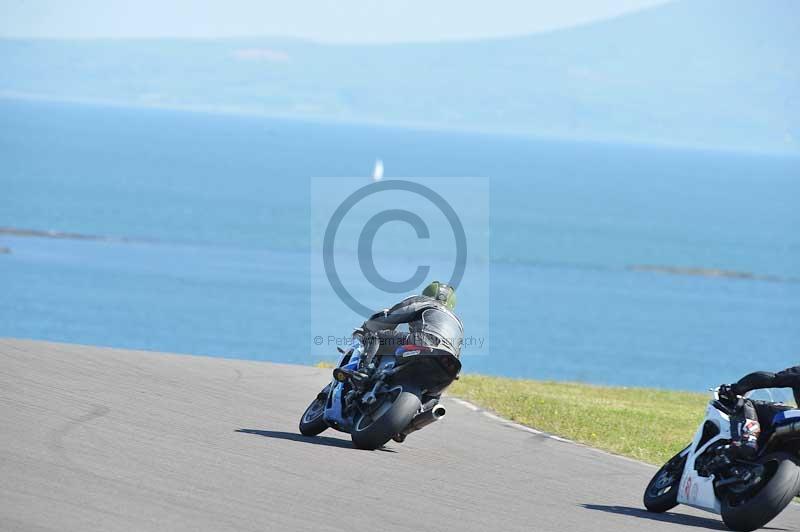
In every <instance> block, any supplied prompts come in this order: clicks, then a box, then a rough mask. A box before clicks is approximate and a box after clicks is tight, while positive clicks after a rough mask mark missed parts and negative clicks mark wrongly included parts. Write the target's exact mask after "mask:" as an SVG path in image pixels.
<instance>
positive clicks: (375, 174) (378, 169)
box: [372, 159, 383, 181]
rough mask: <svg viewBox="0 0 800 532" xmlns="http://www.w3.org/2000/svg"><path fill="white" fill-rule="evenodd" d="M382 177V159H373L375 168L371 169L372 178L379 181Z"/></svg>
mask: <svg viewBox="0 0 800 532" xmlns="http://www.w3.org/2000/svg"><path fill="white" fill-rule="evenodd" d="M382 178H383V161H381V160H380V159H375V168H373V169H372V180H373V181H380V180H381V179H382Z"/></svg>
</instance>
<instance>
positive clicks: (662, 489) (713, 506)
mask: <svg viewBox="0 0 800 532" xmlns="http://www.w3.org/2000/svg"><path fill="white" fill-rule="evenodd" d="M766 393H767V394H768V395H770V397H769V399H770V400H768V401H762V402H763V403H769V404H771V405H777V408H776V410H780V411H779V412H777V413H776V414H775V416H774V418H773V420H772V423H770V425H769V426H768V428H767V429H766V430H765V431H764V432H763V433H762V434H761V438H760V440H759V450H758V453H757V454H756V456H755V457H754V458H753V459H751V460H743V459H739V458H736V457H735V456H732V453H730V452H729V449H730V444H731V430H732V429H731V417H733V416H734V415H735V411H734V407H732V406H730V405H729V404H727V403H726V402H725V401H723V400H721V398H720V394H719V388H716V389H714V390H713V398H712V400H711V401H710V402H709V404H708V407H707V409H706V416H705V419H704V420H703V423H702V424H701V425H700V427H699V428H698V430H697V432H696V434H695V436H694V439H693V441H692V443H691V444H690V445H689V446H688V447H686V448H685V449H683V450H682V451H681V452H679V453H678V454H677V455H675V456H674V457H673V458H671V459H670V460H669V461H668V462H667V463H666V464H664V465H663V466H662V467H661V469H659V470H658V472H656V474H655V475H654V476H653V479H652V480H651V481H650V483H649V484H648V485H647V488H646V489H645V493H644V505H645V507H646V508H647V509H648V510H649V511H651V512H659V513H660V512H666V511H667V510H670V509H672V508H673V507H675V506H677V505H678V504H685V505H688V506H693V507H695V508H699V509H702V510H706V511H709V512H713V513H716V514H718V515H721V516H722V520H723V521H724V523H725V525H726V526H727V527H728V528H730V529H731V530H738V531H750V530H756V529H758V528H761V527H762V526H764V525H765V524H767V523H768V522H769V521H771V520H772V519H773V518H775V517H776V516H777V515H778V514H780V513H781V511H783V509H784V508H786V506H787V505H788V504H789V503H790V502H791V501H792V499H793V498H794V497H795V496H796V495H798V494H800V410H798V409H795V408H793V407H790V406H786V405H784V404H783V403H781V402H779V401H776V400H774V399H775V397H774V396H771V394H770V392H769V391H766ZM762 425H764V423H763V422H762Z"/></svg>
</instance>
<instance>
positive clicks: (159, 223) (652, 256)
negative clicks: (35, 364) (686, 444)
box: [0, 99, 800, 391]
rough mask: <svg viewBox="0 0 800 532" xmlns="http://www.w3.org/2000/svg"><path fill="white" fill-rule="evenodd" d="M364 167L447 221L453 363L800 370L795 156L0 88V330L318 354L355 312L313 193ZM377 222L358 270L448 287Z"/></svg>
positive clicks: (442, 262)
mask: <svg viewBox="0 0 800 532" xmlns="http://www.w3.org/2000/svg"><path fill="white" fill-rule="evenodd" d="M377 160H381V161H382V163H383V166H384V168H385V170H384V175H383V178H382V179H381V181H383V182H390V181H393V180H408V181H410V182H415V183H421V184H423V185H426V186H428V187H430V188H433V189H434V190H436V191H437V192H438V193H439V194H440V195H441V196H442V197H443V198H444V199H445V200H446V201H447V202H448V204H449V205H452V206H453V207H454V209H455V211H456V212H457V213H459V214H463V216H464V218H465V219H467V220H468V221H467V223H465V227H466V228H467V233H468V235H467V236H468V242H469V244H470V245H469V247H468V249H469V254H468V255H469V256H468V260H467V272H468V275H465V276H464V277H463V281H462V282H461V283H460V284H459V286H458V297H459V306H458V308H457V310H458V311H459V313H461V316H462V319H463V321H464V331H465V335H467V336H469V337H471V338H473V339H475V338H479V339H481V340H482V341H484V342H485V343H483V344H482V345H481V346H479V347H474V346H472V347H470V348H465V350H464V352H463V355H462V363H463V368H464V369H463V371H464V372H468V373H481V374H487V375H501V376H508V377H515V378H533V379H544V380H554V381H577V382H587V383H596V384H610V385H622V386H646V387H659V388H669V389H680V390H698V391H700V390H705V389H707V388H709V387H711V386H714V385H716V384H718V383H721V382H728V381H732V380H735V379H737V378H739V377H740V376H742V375H743V374H745V373H747V372H750V371H754V370H778V369H781V368H784V367H787V366H790V365H796V364H800V158H798V157H795V156H789V155H786V156H784V155H759V154H748V153H732V152H723V151H709V150H688V149H678V148H671V147H654V146H639V145H625V144H611V143H598V142H573V141H566V140H547V139H536V138H526V137H519V136H503V135H488V134H479V133H466V132H454V131H447V130H424V129H409V128H397V127H389V126H379V125H357V124H346V123H315V122H311V121H300V120H291V119H280V118H269V117H262V116H246V115H235V114H220V113H218V114H215V113H204V112H189V111H179V110H167V109H148V108H134V107H122V106H110V105H91V104H76V103H58V102H45V101H24V100H13V99H3V100H0V336H3V337H16V338H33V339H43V340H52V341H60V342H71V343H81V344H92V345H101V346H113V347H123V348H135V349H145V350H156V351H167V352H177V353H187V354H200V355H208V356H215V357H228V358H241V359H253V360H265V361H275V362H286V363H296V364H314V363H316V362H319V361H325V360H327V361H333V360H335V359H336V356H337V352H336V349H335V347H336V345H335V342H333V343H332V342H331V341H330V338H337V339H338V338H339V337H342V338H346V337H348V335H349V334H350V332H351V331H352V329H353V328H354V327H357V326H358V325H359V324H360V320H361V319H363V318H362V317H361V316H359V315H357V314H356V313H355V312H354V311H352V310H348V309H347V308H344V310H343V306H342V302H341V301H338V300H336V296H332V295H331V294H332V293H333V292H332V291H331V290H330V283H331V279H330V275H329V273H328V272H326V271H325V270H324V268H319V267H317V266H316V265H317V264H318V260H319V259H320V256H321V255H322V254H323V253H324V252H323V249H322V240H323V239H324V238H322V237H324V227H325V225H324V221H325V219H327V218H329V217H330V212H328V211H325V208H323V207H320V208H318V206H317V203H315V202H317V201H319V200H320V198H322V199H325V198H328V197H334V196H336V193H341V194H342V195H341V198H344V197H345V196H347V195H348V194H350V193H351V192H353V191H355V190H357V189H358V187H360V186H361V185H360V183H361V181H359V180H363V186H367V185H369V184H371V183H374V182H376V181H375V179H374V178H373V171H374V167H375V166H376V161H377ZM436 187H438V188H436ZM329 192H330V193H329ZM336 198H338V199H336V201H337V202H339V199H340V198H339V196H336ZM425 201H426V200H425V199H424V198H423V199H419V200H410V199H409V200H407V201H406V200H404V201H403V202H402V203H403V208H404V209H405V210H409V211H412V212H413V211H414V206H415V205H416V204H419V205H421V204H423V203H425ZM355 210H356V211H363V209H361V208H357V209H355ZM321 213H324V216H323V215H322V214H321ZM320 217H321V218H323V220H322V222H323V224H322V226H320V220H319V218H320ZM394 223H395V224H400V225H397V226H396V227H395V230H394V231H391V232H382V230H381V229H379V230H377V233H376V234H375V235H374V239H375V240H376V241H378V242H380V243H382V244H381V245H377V244H375V243H374V242H373V251H375V252H376V253H378V254H379V257H378V258H376V259H375V263H376V264H377V265H378V266H380V267H381V268H384V270H383V271H382V273H381V272H378V273H379V274H380V275H382V276H383V277H384V278H387V279H388V278H391V279H393V280H394V281H399V280H402V279H406V278H408V277H410V275H411V274H412V273H414V268H415V265H418V264H430V265H431V268H430V271H426V272H425V273H426V276H425V277H426V278H427V280H431V279H432V278H434V277H437V278H441V280H445V281H446V280H449V279H450V278H451V272H452V271H453V269H454V268H453V265H452V264H447V263H448V254H450V251H447V250H450V248H448V247H447V246H446V245H445V246H443V247H441V248H440V247H438V246H434V247H435V248H436V249H439V250H442V249H444V250H445V251H443V252H440V253H438V254H437V252H436V251H435V249H434V250H432V248H431V246H430V245H429V244H430V242H427V241H425V240H424V235H422V237H420V234H419V233H417V234H414V231H413V230H408V229H409V228H408V227H406V230H403V229H401V228H399V227H400V226H401V225H402V224H401V223H400V222H398V221H395V222H394ZM440 225H441V224H437V225H436V227H437V228H438V227H439V226H440ZM320 227H322V228H323V230H321V229H320ZM445 233H446V231H445ZM453 234H455V231H453ZM451 238H452V237H451ZM387 242H389V244H390V245H389V246H387V245H386V243H387ZM356 247H357V246H356V245H355V244H354V243H351V245H350V246H349V247H348V245H345V244H342V247H339V248H337V249H339V250H340V251H341V253H340V255H342V256H343V257H345V259H346V258H347V256H350V258H351V259H353V260H351V261H349V263H348V261H347V260H344V259H342V260H339V259H337V260H338V267H339V268H341V271H340V275H341V279H342V280H343V281H344V282H345V283H346V284H347V290H348V291H349V292H352V293H356V294H357V293H367V292H369V290H366V289H364V287H366V286H372V284H370V283H371V281H370V280H369V279H368V278H367V276H366V275H365V274H364V267H363V264H362V263H360V262H359V261H358V260H355V258H357V253H356ZM342 250H343V251H342ZM376 250H377V251H376ZM428 257H430V260H429V261H428V262H426V259H427V258H428ZM340 258H341V257H340ZM453 260H455V259H453V258H452V257H451V260H450V262H453ZM386 268H388V269H386ZM475 272H477V273H475ZM373 280H374V276H373ZM373 284H374V283H373ZM406 288H407V287H406ZM374 292H375V291H374V290H373V291H372V293H370V294H368V297H367V299H368V301H369V304H370V305H373V306H374V307H375V308H376V309H380V308H383V307H388V306H391V305H392V304H393V303H395V302H396V301H398V300H399V299H401V298H402V297H404V296H405V295H407V294H405V293H401V292H402V291H396V292H394V293H386V292H382V293H380V294H378V295H376V294H375V293H374ZM412 292H413V290H412ZM409 293H410V292H409ZM367 306H369V305H367ZM318 337H321V338H323V339H324V341H323V342H322V345H319V342H317V341H316V339H317V338H318Z"/></svg>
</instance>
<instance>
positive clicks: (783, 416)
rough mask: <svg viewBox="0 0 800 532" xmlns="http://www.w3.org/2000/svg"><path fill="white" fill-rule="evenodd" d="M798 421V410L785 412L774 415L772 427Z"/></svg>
mask: <svg viewBox="0 0 800 532" xmlns="http://www.w3.org/2000/svg"><path fill="white" fill-rule="evenodd" d="M798 420H800V410H785V411H783V412H778V413H777V414H775V417H774V418H772V425H773V426H775V427H777V426H780V425H785V424H786V423H791V422H793V421H798Z"/></svg>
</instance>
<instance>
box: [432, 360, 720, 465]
mask: <svg viewBox="0 0 800 532" xmlns="http://www.w3.org/2000/svg"><path fill="white" fill-rule="evenodd" d="M447 392H448V394H449V395H452V396H455V397H460V398H462V399H466V400H468V401H470V402H472V403H474V404H476V405H479V406H481V407H483V408H486V409H488V410H491V411H494V412H496V413H497V414H498V415H501V416H503V417H505V418H508V419H511V420H513V421H516V422H517V423H521V424H523V425H528V426H531V427H534V428H536V429H538V430H542V431H545V432H549V433H552V434H556V435H558V436H562V437H564V438H569V439H571V440H574V441H577V442H581V443H585V444H587V445H591V446H592V447H597V448H599V449H604V450H606V451H610V452H612V453H616V454H620V455H623V456H628V457H631V458H635V459H637V460H642V461H645V462H650V463H652V464H656V465H661V464H663V463H664V462H666V461H667V460H668V459H669V458H670V457H672V456H673V455H674V454H675V453H676V452H678V451H680V450H681V449H683V448H684V447H685V446H686V445H687V444H688V443H689V442H690V441H691V439H692V436H693V435H694V432H695V430H697V427H698V425H699V424H700V421H701V420H702V419H703V416H704V414H705V407H706V404H707V403H708V396H707V395H706V394H698V393H688V392H675V391H668V390H657V389H650V388H619V387H606V386H593V385H589V384H576V383H562V382H541V381H532V380H518V379H509V378H502V377H486V376H482V375H462V376H461V378H460V379H459V380H457V381H456V382H454V383H453V384H452V385H451V386H450V388H448V390H447Z"/></svg>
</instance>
